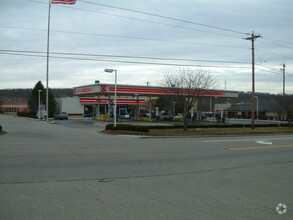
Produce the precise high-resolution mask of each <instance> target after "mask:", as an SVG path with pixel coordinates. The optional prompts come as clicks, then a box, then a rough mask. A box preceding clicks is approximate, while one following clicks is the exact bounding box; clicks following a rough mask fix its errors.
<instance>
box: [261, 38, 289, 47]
mask: <svg viewBox="0 0 293 220" xmlns="http://www.w3.org/2000/svg"><path fill="white" fill-rule="evenodd" d="M263 40H265V41H267V42H261V43H263V44H268V45H273V46H278V47H284V48H288V49H293V47H290V46H288V45H284V44H283V43H280V42H277V41H273V40H269V39H265V38H264V39H263Z"/></svg>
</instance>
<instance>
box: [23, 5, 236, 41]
mask: <svg viewBox="0 0 293 220" xmlns="http://www.w3.org/2000/svg"><path fill="white" fill-rule="evenodd" d="M27 1H30V2H35V3H41V4H47V3H44V2H40V1H37V0H27ZM93 4H95V3H93ZM56 7H62V8H66V9H69V10H78V11H85V12H91V13H97V14H103V15H108V16H113V17H120V18H126V19H131V20H136V21H141V22H147V23H152V24H158V25H164V26H169V27H174V28H180V29H185V30H191V31H196V32H203V33H209V34H215V35H221V36H225V37H231V38H237V39H239V37H236V36H233V35H229V34H223V33H218V32H212V31H207V30H200V29H195V28H190V27H184V26H179V25H174V24H167V23H163V22H158V21H152V20H146V19H141V18H135V17H130V16H125V15H117V14H113V13H108V12H101V11H94V10H89V9H82V8H77V7H67V6H64V5H56Z"/></svg>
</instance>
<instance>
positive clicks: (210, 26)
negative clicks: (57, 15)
mask: <svg viewBox="0 0 293 220" xmlns="http://www.w3.org/2000/svg"><path fill="white" fill-rule="evenodd" d="M79 1H80V2H84V3H88V4H93V5H99V6H103V7H108V8H114V9H119V10H123V11H129V12H134V13H138V14H143V15H149V16H153V17H158V18H164V19H168V20H173V21H179V22H183V23H188V24H193V25H198V26H202V27H206V28H212V29H217V30H221V31H227V32H232V33H237V34H244V35H247V33H245V32H240V31H236V30H232V29H228V28H222V27H217V26H213V25H207V24H202V23H198V22H193V21H188V20H183V19H179V18H174V17H169V16H164V15H159V14H154V13H149V12H143V11H139V10H134V9H128V8H122V7H117V6H113V5H106V4H101V3H97V2H89V1H84V0H79Z"/></svg>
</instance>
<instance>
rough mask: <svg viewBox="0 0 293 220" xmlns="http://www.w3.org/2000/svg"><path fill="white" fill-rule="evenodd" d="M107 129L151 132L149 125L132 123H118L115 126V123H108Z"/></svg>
mask: <svg viewBox="0 0 293 220" xmlns="http://www.w3.org/2000/svg"><path fill="white" fill-rule="evenodd" d="M106 130H112V131H115V130H124V131H141V132H149V127H148V126H140V125H131V124H117V125H116V127H114V124H108V125H106Z"/></svg>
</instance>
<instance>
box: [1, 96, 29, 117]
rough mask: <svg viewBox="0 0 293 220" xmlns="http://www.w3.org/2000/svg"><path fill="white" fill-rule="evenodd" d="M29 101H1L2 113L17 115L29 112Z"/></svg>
mask: <svg viewBox="0 0 293 220" xmlns="http://www.w3.org/2000/svg"><path fill="white" fill-rule="evenodd" d="M28 111H29V109H28V102H27V100H4V99H0V112H3V113H9V114H17V112H28Z"/></svg>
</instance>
